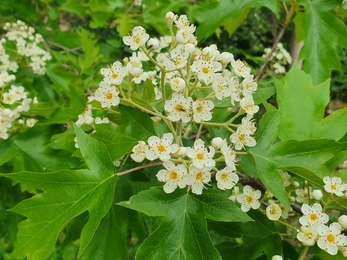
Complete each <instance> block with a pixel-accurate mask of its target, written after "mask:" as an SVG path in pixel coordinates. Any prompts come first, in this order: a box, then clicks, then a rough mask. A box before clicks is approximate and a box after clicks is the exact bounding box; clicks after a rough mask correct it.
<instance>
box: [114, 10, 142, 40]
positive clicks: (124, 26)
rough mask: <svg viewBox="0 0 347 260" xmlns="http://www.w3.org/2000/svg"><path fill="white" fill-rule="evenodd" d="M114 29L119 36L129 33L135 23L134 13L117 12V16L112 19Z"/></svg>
mask: <svg viewBox="0 0 347 260" xmlns="http://www.w3.org/2000/svg"><path fill="white" fill-rule="evenodd" d="M114 23H115V24H116V26H117V27H116V30H117V32H118V33H119V36H120V37H124V36H126V35H128V34H129V33H130V31H131V30H132V29H133V27H134V26H136V25H137V20H136V19H135V15H133V14H129V13H118V14H117V18H116V19H115V20H114Z"/></svg>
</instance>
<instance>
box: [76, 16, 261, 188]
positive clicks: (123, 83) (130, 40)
mask: <svg viewBox="0 0 347 260" xmlns="http://www.w3.org/2000/svg"><path fill="white" fill-rule="evenodd" d="M166 20H167V25H168V28H169V31H170V36H165V37H161V38H150V35H149V34H147V32H146V30H145V29H144V28H143V27H141V26H137V27H135V28H133V29H132V31H131V33H130V34H129V35H128V36H125V37H123V42H124V44H125V45H128V46H129V48H130V49H131V50H132V51H133V54H132V56H130V57H128V58H125V59H124V60H123V63H122V62H120V61H116V62H114V63H113V64H112V65H110V66H109V67H107V68H103V69H101V74H102V75H103V80H102V81H101V82H100V84H99V88H97V89H96V91H95V92H94V93H93V94H92V95H91V96H89V97H88V99H89V102H91V104H92V106H89V108H88V109H87V110H86V111H84V112H83V113H82V114H81V115H80V116H79V120H78V122H77V123H78V125H82V124H93V123H95V121H94V118H93V106H97V107H99V108H100V106H101V108H106V109H110V108H112V107H114V106H117V105H118V104H120V103H122V102H124V104H128V105H129V104H130V105H131V106H134V107H136V108H138V109H140V110H142V111H144V112H146V113H148V114H150V115H151V116H152V118H153V120H154V121H155V122H158V121H161V120H162V121H164V122H165V123H166V124H167V126H168V128H169V129H170V132H168V133H166V134H164V135H163V136H162V137H159V136H151V137H150V138H149V139H148V140H147V143H146V142H145V141H144V140H141V141H139V142H138V144H137V145H136V146H135V147H134V148H133V150H132V154H131V158H132V159H133V160H134V161H136V162H142V161H144V160H149V161H153V160H160V161H162V162H163V166H164V168H165V169H162V170H160V171H159V173H158V174H157V177H158V180H159V181H162V182H165V185H164V191H165V192H167V193H170V192H173V191H174V190H175V189H176V188H177V187H180V188H183V187H186V186H188V187H189V189H191V190H192V192H193V193H196V194H201V193H202V190H203V188H204V187H205V185H208V184H209V183H210V181H211V177H213V176H215V179H216V180H217V186H218V188H220V189H222V190H224V189H231V188H232V187H234V185H235V184H236V183H237V182H238V176H237V174H236V166H235V163H236V162H237V160H238V159H237V153H239V152H241V150H243V149H245V148H246V147H252V146H254V145H255V144H256V141H255V139H254V138H253V135H254V133H255V131H256V126H255V122H254V119H253V115H254V114H255V113H257V112H258V110H259V107H258V106H257V105H255V103H254V100H253V94H254V92H255V91H256V90H257V83H256V82H255V81H254V79H253V75H251V73H250V72H251V70H250V68H249V67H248V66H247V65H246V64H245V63H244V62H242V61H240V60H235V59H234V56H233V54H231V53H229V52H222V53H221V52H220V51H219V50H218V48H217V46H216V45H214V44H212V45H210V46H207V47H205V48H199V47H198V46H197V44H198V41H197V39H196V37H195V35H194V33H195V30H196V27H195V26H194V25H193V24H190V22H189V20H188V18H187V16H186V15H181V16H178V15H175V14H173V13H172V12H168V13H167V14H166ZM144 68H152V70H148V71H145V70H144ZM146 81H147V82H148V81H150V82H151V83H152V86H153V88H152V90H153V92H154V93H155V97H156V98H155V99H156V100H154V101H153V103H151V104H148V106H145V107H143V106H142V105H141V103H139V102H136V99H133V98H132V94H133V93H134V92H137V93H139V92H140V93H141V92H142V90H143V88H144V85H145V84H144V83H145V82H146ZM223 102H224V106H225V104H226V106H228V107H230V110H229V111H230V116H229V118H228V119H227V120H226V122H221V123H218V122H213V121H212V120H213V112H214V109H215V106H216V104H218V103H223ZM97 107H95V108H97ZM149 107H152V108H153V109H149ZM99 108H98V109H99ZM236 119H237V120H236ZM235 120H236V121H237V122H238V123H235ZM193 125H198V126H199V128H200V129H201V128H202V127H203V126H215V127H224V128H225V129H227V130H228V131H229V132H230V135H229V138H227V139H222V138H215V139H214V140H212V143H211V144H205V142H204V141H203V140H202V139H200V138H199V137H200V131H199V132H198V134H197V136H196V138H195V139H196V140H195V142H194V144H192V146H187V145H184V143H186V142H183V140H182V139H184V138H185V137H187V136H188V135H189V132H190V131H191V129H193V127H192V126H193Z"/></svg>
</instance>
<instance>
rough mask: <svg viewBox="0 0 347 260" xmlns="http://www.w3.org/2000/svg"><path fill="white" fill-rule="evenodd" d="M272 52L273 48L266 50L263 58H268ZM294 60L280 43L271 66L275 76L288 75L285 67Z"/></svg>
mask: <svg viewBox="0 0 347 260" xmlns="http://www.w3.org/2000/svg"><path fill="white" fill-rule="evenodd" d="M270 52H271V48H265V49H264V54H263V56H262V57H263V58H266V57H267V56H268V55H269V54H270ZM292 62H293V59H292V56H291V55H290V53H289V52H288V51H287V50H286V49H285V48H284V47H283V44H282V43H278V44H277V46H276V49H275V50H274V52H273V53H272V54H271V57H270V66H271V68H272V69H273V70H274V72H275V74H284V73H286V68H285V66H287V65H290V64H292Z"/></svg>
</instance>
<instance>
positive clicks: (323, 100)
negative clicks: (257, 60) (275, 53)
mask: <svg viewBox="0 0 347 260" xmlns="http://www.w3.org/2000/svg"><path fill="white" fill-rule="evenodd" d="M329 83H330V82H329V80H327V81H325V82H323V83H321V84H319V85H316V86H314V85H313V84H312V80H311V77H310V75H307V74H306V73H305V72H303V71H301V70H300V69H299V68H298V66H297V65H296V64H294V65H293V67H292V68H291V70H290V71H289V72H288V73H287V75H286V76H285V78H284V82H283V83H282V82H280V81H277V82H276V90H277V102H278V106H279V109H280V111H281V123H280V125H279V134H278V136H279V138H280V139H281V140H289V139H293V140H298V141H300V140H307V139H312V138H317V139H318V138H322V139H333V140H336V141H337V140H339V139H341V138H342V137H343V136H344V135H345V134H346V132H347V120H345V119H346V118H347V108H344V109H339V110H336V111H334V112H333V113H331V114H330V115H329V116H327V117H325V118H324V113H325V108H326V106H327V105H328V103H329V100H330V97H329Z"/></svg>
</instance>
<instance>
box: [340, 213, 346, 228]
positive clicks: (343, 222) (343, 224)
mask: <svg viewBox="0 0 347 260" xmlns="http://www.w3.org/2000/svg"><path fill="white" fill-rule="evenodd" d="M339 223H340V225H341V227H342V228H343V229H347V216H346V215H341V216H340V217H339Z"/></svg>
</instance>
